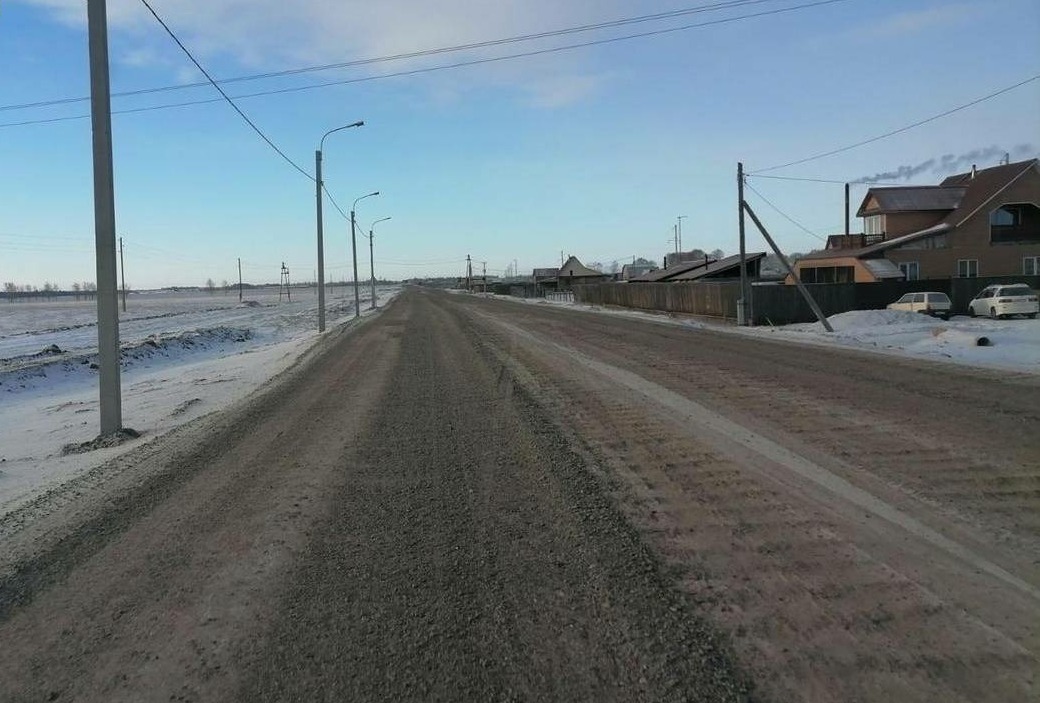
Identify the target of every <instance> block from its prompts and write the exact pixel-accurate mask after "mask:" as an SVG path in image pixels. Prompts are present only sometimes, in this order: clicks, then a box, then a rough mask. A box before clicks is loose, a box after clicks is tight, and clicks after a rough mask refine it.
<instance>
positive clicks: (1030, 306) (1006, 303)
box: [968, 283, 1040, 319]
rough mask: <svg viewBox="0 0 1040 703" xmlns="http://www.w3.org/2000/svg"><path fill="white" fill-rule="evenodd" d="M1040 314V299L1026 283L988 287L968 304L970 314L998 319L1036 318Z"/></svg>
mask: <svg viewBox="0 0 1040 703" xmlns="http://www.w3.org/2000/svg"><path fill="white" fill-rule="evenodd" d="M1038 312H1040V299H1038V298H1037V295H1036V291H1035V290H1033V289H1032V288H1030V287H1029V286H1028V285H1026V284H1025V283H1009V284H1006V285H995V286H986V287H985V288H983V289H982V292H981V293H979V294H978V295H976V296H975V297H974V298H973V299H972V301H971V302H970V303H968V314H969V315H971V316H972V317H975V316H976V315H989V316H990V317H992V318H994V319H997V318H1001V317H1008V316H1009V315H1025V316H1026V317H1032V318H1034V319H1035V318H1036V315H1037V313H1038Z"/></svg>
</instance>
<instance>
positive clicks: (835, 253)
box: [800, 222, 953, 261]
mask: <svg viewBox="0 0 1040 703" xmlns="http://www.w3.org/2000/svg"><path fill="white" fill-rule="evenodd" d="M951 229H953V227H952V226H950V225H949V224H947V223H946V222H940V223H939V224H937V225H934V226H932V227H928V228H927V229H922V230H919V231H917V232H911V233H910V234H904V235H903V236H901V237H896V238H895V239H886V240H885V241H883V242H878V243H877V244H871V245H870V246H869V247H859V248H857V249H824V250H822V251H814V252H812V253H810V254H806V255H805V256H803V257H802V258H801V259H800V260H807V261H811V260H813V259H848V258H852V259H864V258H869V257H871V256H873V255H875V254H881V253H883V252H885V251H887V250H889V249H893V248H895V247H898V246H902V245H904V244H909V243H910V242H914V241H917V240H918V239H925V238H926V237H932V236H934V235H936V234H943V233H944V232H948V231H950V230H951Z"/></svg>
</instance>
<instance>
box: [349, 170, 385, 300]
mask: <svg viewBox="0 0 1040 703" xmlns="http://www.w3.org/2000/svg"><path fill="white" fill-rule="evenodd" d="M373 195H379V191H378V190H377V191H374V192H372V193H369V194H368V195H362V196H361V197H360V198H358V199H356V200H355V201H354V204H353V205H351V206H350V250H351V252H352V253H353V256H354V317H361V289H360V288H359V287H358V279H357V225H356V224H355V223H356V221H357V218H356V217H355V214H354V213H355V211H356V210H357V204H358V203H359V202H360V201H362V200H364V199H365V198H371V197H372V196H373Z"/></svg>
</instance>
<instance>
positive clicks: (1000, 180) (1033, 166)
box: [943, 159, 1040, 227]
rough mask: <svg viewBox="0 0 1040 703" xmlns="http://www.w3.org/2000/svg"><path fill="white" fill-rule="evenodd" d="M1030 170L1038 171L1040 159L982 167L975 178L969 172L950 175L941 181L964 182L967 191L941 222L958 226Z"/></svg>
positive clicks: (1039, 169)
mask: <svg viewBox="0 0 1040 703" xmlns="http://www.w3.org/2000/svg"><path fill="white" fill-rule="evenodd" d="M1031 170H1035V171H1040V159H1030V160H1029V161H1019V162H1017V163H1013V164H1005V165H1003V166H994V167H993V168H984V169H982V170H981V171H977V172H976V173H975V178H972V177H971V173H970V172H969V173H959V174H957V175H956V176H950V177H949V178H947V179H946V180H945V181H943V183H944V184H946V183H950V184H951V185H952V184H962V183H966V184H967V188H968V192H967V193H966V194H965V195H964V198H963V199H962V200H961V202H960V203H959V205H958V206H957V209H956V210H954V211H953V212H951V213H950V214H949V215H947V216H946V217H945V218H944V219H943V222H946V223H949V224H950V226H952V227H960V226H961V225H962V224H964V222H965V220H967V219H968V218H970V217H971V216H972V215H974V214H975V213H976V212H978V210H979V209H980V208H982V207H983V206H984V205H985V204H986V203H988V202H989V201H991V200H993V198H995V197H997V196H998V195H1000V194H1001V193H1002V192H1003V191H1004V190H1006V189H1007V188H1008V187H1010V186H1011V184H1013V183H1014V182H1015V181H1017V180H1018V179H1019V178H1021V177H1022V176H1024V175H1025V174H1027V173H1029V171H1031Z"/></svg>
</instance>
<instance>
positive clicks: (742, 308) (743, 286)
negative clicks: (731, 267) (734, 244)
mask: <svg viewBox="0 0 1040 703" xmlns="http://www.w3.org/2000/svg"><path fill="white" fill-rule="evenodd" d="M737 212H738V214H739V218H740V219H739V223H738V227H739V230H740V300H739V301H738V302H737V324H738V325H749V324H751V321H750V320H749V319H748V309H749V307H750V300H749V298H750V297H751V290H750V289H751V286H750V285H748V276H747V246H746V242H745V241H744V164H743V163H742V162H738V163H737Z"/></svg>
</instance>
